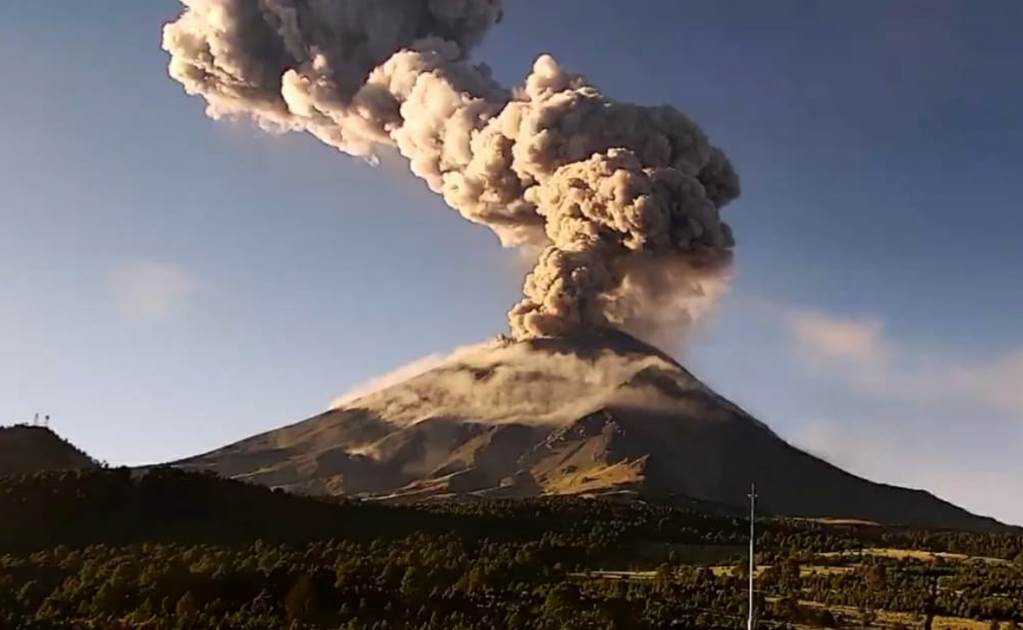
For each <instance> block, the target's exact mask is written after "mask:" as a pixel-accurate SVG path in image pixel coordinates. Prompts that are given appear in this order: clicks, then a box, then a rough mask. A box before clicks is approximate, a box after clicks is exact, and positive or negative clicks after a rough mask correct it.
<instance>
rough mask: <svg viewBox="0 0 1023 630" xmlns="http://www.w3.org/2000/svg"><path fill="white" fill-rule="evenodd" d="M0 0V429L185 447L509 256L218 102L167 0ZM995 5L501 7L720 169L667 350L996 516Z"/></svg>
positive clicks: (549, 48)
mask: <svg viewBox="0 0 1023 630" xmlns="http://www.w3.org/2000/svg"><path fill="white" fill-rule="evenodd" d="M98 6H99V5H96V4H95V3H68V2H58V1H57V0H37V1H36V2H32V3H27V2H23V3H13V2H12V3H3V4H2V5H0V71H2V72H3V75H4V76H5V77H6V78H7V81H6V84H7V87H6V89H5V91H4V95H3V97H0V193H2V197H0V287H3V289H4V291H3V298H2V299H0V422H3V423H9V422H13V421H16V420H22V419H26V418H30V417H31V415H32V413H33V412H35V411H41V412H46V413H51V414H53V416H54V424H55V427H56V428H57V429H58V430H59V431H60V432H62V433H63V434H65V435H67V436H68V437H70V438H71V439H72V440H73V441H75V442H76V443H78V444H80V445H81V446H82V447H84V448H85V449H87V450H88V451H89V452H91V453H93V454H94V455H96V456H98V457H101V458H104V459H107V460H109V461H110V462H112V463H141V462H152V461H164V460H168V459H172V458H176V457H181V456H186V455H190V454H194V453H196V452H199V451H203V450H207V449H210V448H213V447H216V446H219V445H221V444H224V443H227V442H230V441H233V440H236V439H238V438H241V437H244V436H247V435H249V434H252V433H254V432H257V431H260V430H264V429H268V428H272V427H275V426H279V425H281V424H284V423H286V422H290V421H293V420H297V419H300V418H302V417H305V416H307V415H310V414H312V413H315V412H317V411H320V410H321V409H323V408H324V407H325V405H326V404H327V403H328V402H329V400H331V399H332V398H333V397H334V396H336V395H337V394H339V393H341V392H343V391H344V390H346V389H347V388H348V387H350V386H352V385H353V384H355V383H358V382H361V381H364V380H366V379H368V378H370V377H372V376H374V375H376V374H379V373H381V372H385V371H387V370H389V369H392V368H394V367H396V366H399V365H401V364H403V363H405V362H407V361H410V360H412V359H415V358H417V357H419V356H422V355H425V354H429V353H432V352H437V351H444V350H446V349H450V348H451V347H453V346H456V345H459V344H463V343H467V342H472V341H476V340H480V339H483V338H486V337H488V336H491V335H493V334H495V333H497V332H500V331H502V330H503V329H504V325H505V324H504V313H505V310H506V309H507V307H508V306H509V305H510V304H512V303H513V302H514V301H515V300H516V299H517V297H518V293H519V287H520V277H519V275H518V274H519V273H520V268H521V264H520V263H518V261H517V260H516V257H515V254H514V253H512V252H508V251H503V250H501V249H500V248H499V247H498V244H497V242H496V240H495V239H494V237H493V236H492V235H491V233H489V232H488V231H487V230H485V229H483V228H480V227H478V226H474V225H471V224H469V223H467V222H464V221H462V220H461V219H460V218H458V216H457V215H456V214H455V213H454V212H452V211H450V210H449V209H447V208H446V207H445V206H444V205H443V203H442V202H441V201H440V200H439V199H437V198H435V197H434V196H433V195H431V194H430V193H429V192H428V191H427V190H426V188H425V186H423V185H422V184H421V183H420V182H418V181H417V180H415V179H414V178H413V177H412V176H411V175H409V174H408V173H407V172H406V169H405V167H404V166H403V165H401V164H398V163H385V164H384V165H383V166H381V167H379V168H372V167H370V166H368V165H366V164H364V163H362V162H359V161H356V160H352V159H348V158H346V157H345V156H343V155H341V154H339V153H337V152H336V151H334V150H332V149H330V148H328V147H326V146H323V145H320V144H318V143H317V142H316V141H315V140H313V139H311V138H308V137H301V136H269V135H265V134H262V133H261V132H259V131H258V130H256V129H254V128H253V127H252V126H251V125H247V124H242V123H225V122H213V121H211V120H208V119H207V118H205V117H204V116H203V114H202V108H203V107H202V103H201V102H200V101H199V100H197V99H192V98H188V97H186V96H185V95H184V93H183V92H182V90H181V89H180V86H179V85H178V84H176V83H174V82H173V81H171V80H170V79H169V78H168V77H167V74H166V63H167V58H166V55H165V53H163V52H162V51H161V50H160V28H161V25H162V24H163V23H164V22H165V21H167V20H168V19H170V18H172V17H174V16H175V15H176V13H177V12H178V10H179V5H178V3H177V2H175V1H173V0H159V1H157V0H152V1H149V2H131V1H129V0H117V1H113V0H112V1H110V2H106V3H103V4H102V10H101V9H99V8H98ZM1021 19H1023V4H1020V3H1018V2H1015V1H1006V2H995V1H989V2H985V3H982V4H976V3H969V2H966V1H965V0H964V1H959V2H942V1H935V2H928V3H914V2H897V3H890V2H872V1H867V2H856V3H853V2H846V3H834V2H817V3H814V2H782V1H776V2H771V3H757V2H710V1H707V2H677V1H676V0H646V1H642V0H641V1H637V2H630V3H603V2H601V3H596V2H589V1H586V0H560V1H558V2H549V1H541V0H513V2H510V3H509V8H508V11H507V16H506V19H505V20H504V22H503V23H502V24H501V25H500V26H499V27H498V28H496V29H495V30H494V31H492V32H491V33H490V35H489V36H488V39H487V40H486V41H485V43H484V44H483V45H482V46H481V47H480V48H479V50H478V51H477V54H476V57H477V58H478V59H480V60H482V61H485V62H486V63H488V64H489V65H490V66H491V67H492V68H493V69H494V71H495V73H496V75H497V76H498V77H499V78H500V79H501V80H502V81H503V82H505V83H509V84H511V83H516V82H518V81H519V80H521V78H522V77H523V76H524V75H525V73H526V72H527V71H528V69H529V67H530V65H531V63H532V61H533V59H534V58H535V57H536V55H538V54H539V53H542V52H550V53H552V54H553V55H554V56H555V57H556V58H557V59H558V60H559V61H560V62H561V63H562V64H563V65H565V66H566V67H569V68H572V69H576V70H580V71H583V72H585V73H586V74H587V75H588V76H589V77H590V78H591V79H592V80H593V81H595V82H596V83H597V84H598V85H600V86H601V87H602V89H603V90H604V91H606V92H607V93H608V94H610V95H612V96H614V97H617V98H621V99H623V100H631V101H635V102H640V103H645V104H661V103H671V104H674V105H676V106H679V107H680V108H681V109H683V110H684V111H686V112H688V113H690V114H691V115H692V116H693V117H694V118H695V119H696V120H697V121H698V122H699V123H700V124H701V125H702V126H703V127H704V129H705V130H706V131H707V132H708V133H709V134H710V136H711V137H712V139H713V140H714V141H715V142H716V143H717V144H719V145H720V146H722V147H723V148H724V149H725V150H726V151H727V153H728V154H729V156H730V157H731V158H732V160H733V162H734V163H735V165H736V168H737V169H738V171H739V173H740V175H741V177H742V181H743V191H744V192H743V196H742V197H741V198H740V199H739V200H738V201H736V202H734V203H733V204H732V205H731V206H729V208H728V209H727V210H726V214H727V216H728V218H729V220H730V222H731V223H732V226H733V228H734V230H735V232H736V236H737V239H738V241H739V244H738V247H737V263H736V270H735V282H734V285H733V287H732V290H731V293H730V294H729V296H728V297H727V298H726V299H725V300H724V301H723V302H722V304H721V305H720V307H719V309H718V313H717V317H716V318H715V319H714V320H713V322H711V323H710V324H709V325H708V326H706V327H705V328H704V329H702V330H701V331H700V334H699V335H698V336H697V339H696V340H695V341H694V343H693V344H692V345H691V346H690V347H689V348H688V349H687V350H686V351H685V354H684V357H683V358H684V361H685V363H686V364H687V365H688V366H689V367H690V368H691V369H692V370H693V371H694V372H696V373H697V374H698V375H699V376H701V377H702V378H703V379H704V380H706V381H707V382H708V383H709V384H711V385H712V386H714V387H715V388H717V389H718V390H719V391H721V393H723V394H724V395H726V396H728V397H730V398H732V399H734V400H735V401H736V402H737V403H739V404H741V405H742V406H744V407H745V408H747V409H748V410H749V411H751V412H753V413H754V414H756V415H758V416H759V417H760V418H761V419H763V420H765V421H766V422H768V423H769V424H770V425H771V426H772V427H773V428H775V430H776V431H777V432H779V433H780V434H781V435H782V436H784V437H785V438H787V439H789V440H790V441H792V442H794V443H796V444H799V445H801V446H804V447H806V448H808V449H810V450H812V451H814V452H816V453H819V454H822V455H824V456H826V457H827V458H829V459H831V460H832V461H835V462H836V463H839V464H842V465H844V466H847V467H848V468H850V469H851V470H853V471H854V472H857V473H860V474H864V475H866V476H868V477H871V478H874V479H878V480H882V481H887V482H893V483H901V484H908V485H912V486H917V487H926V488H928V489H930V490H932V491H934V492H935V493H937V494H939V495H940V496H943V497H945V498H948V499H950V500H954V501H956V502H958V503H961V504H963V505H965V506H967V507H970V508H972V509H975V510H978V511H981V512H985V513H989V514H993V515H996V516H999V517H1001V518H1003V519H1008V520H1012V521H1014V522H1019V523H1023V456H1021V450H1023V393H1021V392H1023V247H1020V244H1019V243H1020V232H1021V231H1023V218H1021V217H1020V210H1021V203H1020V198H1021V194H1023V190H1021V189H1023V183H1021V180H1020V178H1019V169H1020V165H1023V117H1021V116H1020V115H1019V112H1021V111H1023V42H1021V41H1020V38H1019V37H1018V25H1019V24H1020V23H1021Z"/></svg>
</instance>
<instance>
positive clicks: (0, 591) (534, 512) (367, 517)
mask: <svg viewBox="0 0 1023 630" xmlns="http://www.w3.org/2000/svg"><path fill="white" fill-rule="evenodd" d="M0 514H2V515H4V518H2V519H0V628H8V627H10V628H128V627H130V628H152V629H157V628H160V629H163V628H167V629H170V628H214V627H220V628H265V629H268V630H269V629H271V628H273V629H276V628H282V627H292V628H351V629H356V628H360V629H361V628H371V629H383V628H389V629H394V630H398V629H423V630H426V629H430V630H441V629H444V630H447V629H458V628H461V629H484V628H487V629H491V628H499V629H509V630H510V629H518V628H545V629H551V630H554V629H560V628H580V629H591V628H592V629H598V630H605V629H617V628H621V629H632V628H637V629H638V628H642V629H653V628H670V627H675V628H734V627H736V626H738V625H740V624H741V620H742V618H743V615H744V612H745V603H744V602H745V591H744V589H745V579H744V574H743V571H744V570H745V569H744V567H745V560H744V558H743V553H744V545H745V543H746V533H747V532H748V522H746V521H744V520H742V519H741V518H737V517H734V516H729V515H721V514H719V515H714V514H705V513H698V512H693V511H688V510H682V509H678V508H673V507H668V506H663V505H657V504H652V503H646V502H642V501H627V502H622V501H609V500H604V499H592V500H588V499H578V498H569V497H556V498H538V499H522V500H515V501H510V500H480V501H476V502H458V503H441V502H431V503H428V504H415V505H400V506H388V505H380V504H375V503H366V502H357V501H356V502H353V501H346V500H343V501H340V502H338V501H336V500H324V499H314V498H304V497H300V496H294V495H289V494H286V493H283V492H280V491H276V492H275V491H271V490H268V489H266V488H263V487H259V486H255V485H249V484H244V483H241V482H237V481H231V480H225V479H220V478H217V477H214V476H211V475H201V474H195V473H187V472H183V471H179V470H174V469H166V468H165V469H152V470H149V471H147V472H139V471H129V470H127V469H94V470H87V471H76V472H56V473H47V474H41V475H35V476H20V477H0ZM758 528H759V534H758V536H757V546H758V549H759V550H760V551H759V553H758V558H757V560H758V567H759V568H758V575H757V585H758V586H757V588H758V597H757V609H758V610H759V611H761V612H760V616H761V618H762V625H763V626H765V627H778V626H783V627H784V626H792V627H795V626H803V627H806V626H819V627H836V626H848V627H861V626H870V627H900V624H901V625H902V626H906V625H908V624H920V623H923V622H924V621H925V620H926V619H927V618H930V619H931V621H932V622H933V626H934V627H939V628H940V627H981V628H987V627H988V625H987V624H988V623H989V622H990V621H991V620H996V621H998V622H1000V623H1002V624H1004V625H1003V626H1002V627H1004V628H1010V627H1012V626H1011V625H1010V624H1012V623H1015V622H1019V621H1023V533H1021V532H1020V531H1018V530H1015V531H1013V530H1006V531H1005V532H1003V533H997V534H996V533H970V532H961V531H959V532H957V531H939V530H917V529H906V528H891V527H881V526H873V525H865V524H837V525H836V524H823V523H820V522H816V521H811V520H802V519H766V520H762V521H761V522H760V523H759V524H758Z"/></svg>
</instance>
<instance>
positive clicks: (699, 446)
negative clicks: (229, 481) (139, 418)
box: [175, 331, 1003, 530]
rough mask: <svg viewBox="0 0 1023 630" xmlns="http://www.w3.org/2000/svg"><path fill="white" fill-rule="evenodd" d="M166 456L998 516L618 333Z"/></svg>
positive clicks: (914, 515) (816, 510) (298, 484)
mask: <svg viewBox="0 0 1023 630" xmlns="http://www.w3.org/2000/svg"><path fill="white" fill-rule="evenodd" d="M175 465H177V466H180V467H182V468H187V469H198V470H206V471H211V472H215V473H217V474H219V475H222V476H225V477H231V478H235V479H241V480H245V481H251V482H255V483H259V484H263V485H266V486H270V487H274V488H282V489H286V490H289V491H293V492H299V493H306V494H329V495H356V496H364V497H373V498H376V499H381V500H388V501H413V500H422V499H445V498H450V497H461V498H469V497H471V498H474V499H481V498H495V497H520V498H521V497H536V496H550V495H605V496H606V495H613V496H636V495H642V496H646V497H661V498H672V497H674V498H678V497H685V498H687V500H696V501H702V502H710V503H716V504H722V505H726V506H742V505H743V504H744V503H745V502H746V494H747V493H748V489H749V484H750V482H751V481H756V483H757V489H758V491H759V493H760V496H761V506H762V508H763V509H764V510H766V511H768V512H771V513H774V514H784V515H791V516H804V517H818V518H820V517H832V518H845V519H862V520H868V521H876V522H879V523H884V524H897V525H906V526H914V527H933V528H956V529H980V530H990V529H999V528H1001V527H1003V526H1002V525H1001V524H1000V523H998V522H997V521H995V520H993V519H989V518H985V517H981V516H977V515H974V514H971V513H969V512H967V511H966V510H963V509H961V508H959V507H957V506H955V505H952V504H951V503H948V502H946V501H943V500H941V499H939V498H937V497H935V496H933V495H931V494H930V493H928V492H926V491H923V490H915V489H907V488H899V487H895V486H890V485H885V484H879V483H874V482H872V481H868V480H866V479H863V478H860V477H857V476H855V475H852V474H849V473H847V472H845V471H843V470H841V469H839V468H837V467H835V466H833V465H831V464H829V463H828V462H826V461H823V460H821V459H819V458H817V457H814V456H812V455H810V454H808V453H805V452H803V451H801V450H799V449H797V448H795V447H793V446H791V445H790V444H788V443H786V442H785V441H784V440H783V439H782V438H780V437H779V436H778V435H777V434H775V433H774V432H773V431H771V429H770V428H768V427H767V426H766V425H765V424H764V423H762V422H760V421H759V420H757V419H755V418H753V417H752V416H750V415H749V414H747V413H746V412H745V411H743V410H742V409H740V408H739V407H737V406H736V405H734V404H733V403H731V402H729V401H728V400H725V399H724V398H723V397H721V396H720V395H718V394H717V393H715V392H714V391H712V390H711V389H710V388H709V387H707V386H706V385H704V384H703V383H701V382H700V381H699V380H698V379H697V378H696V377H694V376H693V375H692V374H691V373H689V372H688V371H687V370H686V369H685V368H683V367H682V366H681V365H679V364H678V363H677V362H676V361H675V360H674V359H672V358H671V357H669V356H667V355H665V354H664V353H662V352H660V351H658V350H657V349H655V348H653V347H651V346H648V345H646V344H644V343H642V342H640V341H638V340H636V339H634V338H632V337H629V336H628V335H625V334H624V333H620V332H617V331H606V332H603V333H599V334H590V335H587V336H584V337H576V338H557V339H534V340H529V341H521V342H512V341H508V340H506V339H498V340H495V341H491V342H487V343H483V344H479V345H476V346H470V347H467V348H462V349H460V350H457V351H455V352H454V353H453V354H452V355H451V356H450V357H448V358H447V359H446V360H445V361H443V362H442V363H440V364H439V365H437V366H436V367H433V368H432V369H430V370H428V371H426V372H424V373H421V374H419V375H417V376H414V377H412V378H409V379H407V380H404V381H402V382H400V383H397V384H393V385H390V386H388V387H384V388H383V389H380V390H377V391H374V392H371V393H369V394H367V395H364V396H361V397H358V398H355V399H347V400H343V401H340V402H338V403H337V406H336V408H335V409H332V410H330V411H328V412H326V413H324V414H321V415H318V416H315V417H313V418H310V419H308V420H305V421H303V422H299V423H298V424H294V425H291V426H287V427H283V428H281V429H278V430H275V431H270V432H268V433H264V434H261V435H257V436H254V437H252V438H249V439H246V440H242V441H241V442H238V443H236V444H233V445H230V446H227V447H224V448H222V449H219V450H216V451H213V452H210V453H206V454H204V455H200V456H197V457H194V458H191V459H187V460H184V461H180V462H177V463H176V464H175Z"/></svg>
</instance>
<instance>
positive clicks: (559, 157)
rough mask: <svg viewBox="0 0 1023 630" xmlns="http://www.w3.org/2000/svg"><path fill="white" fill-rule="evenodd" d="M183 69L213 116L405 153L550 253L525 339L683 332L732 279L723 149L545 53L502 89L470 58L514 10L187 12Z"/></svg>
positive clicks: (412, 7) (459, 206)
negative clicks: (613, 330)
mask: <svg viewBox="0 0 1023 630" xmlns="http://www.w3.org/2000/svg"><path fill="white" fill-rule="evenodd" d="M182 3H183V4H184V5H185V10H184V12H183V13H182V15H181V16H180V17H179V18H178V19H177V20H176V21H174V22H172V23H170V24H168V25H167V26H166V27H165V29H164V40H163V46H164V49H165V50H167V51H168V52H169V53H170V55H171V62H170V75H171V76H172V77H173V78H174V79H176V80H177V81H179V82H180V83H182V84H183V85H184V87H185V90H186V91H187V92H188V93H189V94H195V95H200V96H202V97H203V98H204V99H205V101H206V103H207V110H206V111H207V114H208V115H210V116H211V117H213V118H221V117H244V118H251V119H252V120H254V121H255V122H256V123H258V124H259V125H260V126H261V127H263V128H265V129H267V130H270V131H306V132H309V133H311V134H313V135H314V136H316V137H317V138H319V139H320V140H322V141H323V142H325V143H327V144H329V145H331V146H333V147H336V148H337V149H339V150H340V151H343V152H345V153H348V154H350V155H353V156H359V157H363V158H366V159H370V160H372V159H374V155H375V152H377V151H379V150H380V149H381V148H386V147H389V148H393V149H396V150H397V151H398V152H399V153H400V154H401V155H403V156H404V157H405V158H407V159H408V160H409V164H410V167H411V170H412V172H413V173H415V174H416V175H417V176H418V177H420V178H422V179H423V180H424V181H425V182H426V183H427V185H428V186H429V187H430V188H431V189H432V190H433V191H435V192H436V193H438V194H440V195H442V196H443V198H444V200H445V201H446V202H447V204H448V205H449V206H451V207H452V208H454V209H455V210H457V211H458V212H459V213H460V214H461V215H462V216H463V217H465V218H466V219H468V220H470V221H473V222H475V223H479V224H482V225H485V226H487V227H489V228H490V229H491V230H493V231H494V232H495V234H496V235H497V236H498V238H499V239H500V241H501V243H502V244H503V245H504V246H506V247H524V248H528V249H529V250H530V251H533V250H536V251H538V252H539V256H538V259H537V263H536V265H535V267H534V269H533V270H532V271H531V272H530V273H529V274H528V276H527V277H526V279H525V282H524V287H523V297H522V299H521V301H520V302H519V303H518V304H516V305H515V306H514V307H513V308H512V309H511V311H510V312H509V315H508V317H509V323H510V327H511V331H512V334H513V335H514V336H515V337H517V338H528V337H544V336H561V335H565V334H569V333H574V332H578V331H579V330H582V329H586V328H601V327H608V326H611V327H618V328H622V329H625V330H628V331H629V332H632V333H634V334H637V335H639V336H641V337H645V338H647V339H651V338H654V339H657V338H659V337H662V336H663V334H664V333H665V332H666V331H677V330H681V329H684V327H685V325H686V324H687V323H688V322H690V321H691V320H693V319H694V318H695V317H696V316H698V315H699V314H700V312H702V311H703V310H705V309H706V308H707V306H708V305H709V304H710V303H711V302H712V301H713V298H714V297H715V296H716V295H717V294H718V293H720V291H721V290H722V288H723V287H724V286H725V285H726V280H727V274H728V268H729V265H730V261H731V251H732V247H733V245H734V242H733V239H732V234H731V231H730V230H729V228H728V226H727V225H726V224H725V223H724V222H722V221H721V218H720V210H721V208H722V207H723V206H724V205H725V204H727V203H728V202H729V201H731V200H732V199H734V198H735V197H736V196H738V193H739V187H738V178H737V176H736V174H735V172H734V170H733V169H732V167H731V165H730V164H729V162H728V159H727V158H726V157H725V155H724V154H723V153H722V152H721V151H720V150H719V149H717V148H716V147H714V146H712V145H711V144H710V143H709V142H708V140H707V138H706V136H705V134H704V133H703V132H702V131H701V130H700V128H699V127H698V126H697V125H696V124H695V123H693V122H692V121H691V120H690V119H689V118H688V117H686V116H685V115H684V114H682V113H681V112H679V111H678V110H676V109H674V108H672V107H667V106H663V107H643V106H638V105H632V104H628V103H622V102H618V101H615V100H612V99H610V98H608V97H606V96H604V95H603V94H602V93H601V92H600V91H599V90H598V89H597V88H596V87H595V86H593V85H591V84H590V83H589V82H588V81H587V80H586V78H585V77H583V76H582V75H579V74H575V73H572V72H568V71H566V70H564V69H563V68H562V67H561V66H559V65H558V63H557V62H556V61H555V60H554V59H553V58H552V57H551V56H549V55H542V56H540V57H539V58H538V59H537V61H536V63H535V64H534V66H533V68H532V71H531V72H530V74H529V75H528V76H527V78H526V80H525V82H524V84H523V85H521V86H518V87H515V88H513V89H508V88H505V87H504V86H501V85H499V84H498V83H496V82H495V81H494V79H493V78H492V77H491V74H490V71H489V69H488V68H487V67H486V66H485V65H483V64H476V63H473V62H472V61H471V60H470V59H469V53H470V51H471V49H472V47H473V46H474V45H475V44H476V43H478V42H479V41H480V39H481V38H482V37H483V35H484V34H485V32H486V30H487V29H488V28H489V27H490V26H491V25H493V24H495V23H496V22H498V21H499V20H500V18H501V15H502V10H503V8H502V2H501V0H182Z"/></svg>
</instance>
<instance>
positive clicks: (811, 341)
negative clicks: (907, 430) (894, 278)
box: [783, 309, 1023, 420]
mask: <svg viewBox="0 0 1023 630" xmlns="http://www.w3.org/2000/svg"><path fill="white" fill-rule="evenodd" d="M783 313H784V319H785V323H786V326H787V327H788V331H789V334H790V335H791V338H792V341H793V342H794V344H795V349H796V351H797V354H798V355H799V356H800V357H801V358H803V359H804V360H806V361H807V362H808V363H809V364H810V366H811V367H813V368H814V369H821V368H822V367H826V368H829V369H830V370H831V371H832V372H833V373H835V374H837V375H839V376H840V377H841V378H843V379H844V380H845V382H846V383H847V384H848V385H849V386H850V387H852V388H853V389H854V391H856V392H857V393H859V394H863V395H869V396H874V397H881V398H888V399H893V400H902V401H910V402H935V401H955V402H965V403H969V404H974V405H982V406H983V407H985V408H988V409H994V410H998V411H1003V412H1008V413H1010V414H1012V415H1014V416H1018V417H1019V418H1020V419H1021V420H1023V348H1021V349H1018V350H1013V351H1010V352H1007V353H1005V354H1001V355H997V356H994V357H989V358H986V359H982V360H976V359H972V360H962V359H951V358H948V357H947V356H943V355H942V353H941V349H938V350H937V351H926V352H921V351H919V350H914V349H911V348H907V347H906V346H904V345H903V344H900V343H899V342H898V341H897V340H896V339H893V338H891V337H889V336H887V335H886V334H885V333H884V325H883V323H882V322H881V320H879V319H877V318H866V317H852V316H846V315H835V314H829V313H824V312H821V311H810V310H800V309H784V310H783Z"/></svg>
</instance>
